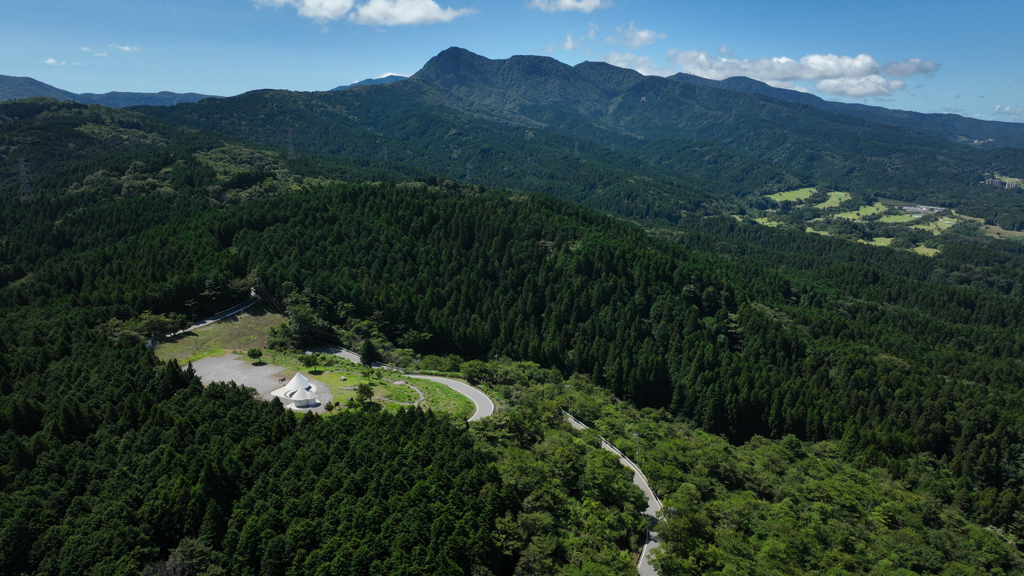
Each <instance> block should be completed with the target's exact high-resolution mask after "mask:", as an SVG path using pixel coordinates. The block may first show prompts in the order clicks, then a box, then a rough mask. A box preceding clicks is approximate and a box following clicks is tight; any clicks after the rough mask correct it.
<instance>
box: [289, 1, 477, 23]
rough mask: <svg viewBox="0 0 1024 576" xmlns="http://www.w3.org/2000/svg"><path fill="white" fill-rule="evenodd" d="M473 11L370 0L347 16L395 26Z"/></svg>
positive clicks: (446, 18) (441, 19)
mask: <svg viewBox="0 0 1024 576" xmlns="http://www.w3.org/2000/svg"><path fill="white" fill-rule="evenodd" d="M306 1H308V0H306ZM474 12H476V10H474V9H472V8H458V9H456V8H452V7H448V8H441V7H440V6H438V5H437V2H434V0H370V1H369V2H367V3H365V4H360V5H359V6H357V7H356V9H355V11H354V12H352V13H351V14H349V16H348V17H349V20H351V21H353V22H355V23H357V24H369V25H381V26H397V25H401V24H437V23H438V22H451V21H452V20H454V19H456V18H458V17H459V16H466V15H467V14H472V13H474Z"/></svg>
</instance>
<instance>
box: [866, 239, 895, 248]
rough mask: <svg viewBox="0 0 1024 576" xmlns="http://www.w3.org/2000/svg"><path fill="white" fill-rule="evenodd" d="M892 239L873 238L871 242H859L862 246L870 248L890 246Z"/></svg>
mask: <svg viewBox="0 0 1024 576" xmlns="http://www.w3.org/2000/svg"><path fill="white" fill-rule="evenodd" d="M892 240H893V239H892V238H873V239H872V240H871V242H868V241H867V240H861V242H863V243H864V244H871V245H872V246H888V245H889V244H892Z"/></svg>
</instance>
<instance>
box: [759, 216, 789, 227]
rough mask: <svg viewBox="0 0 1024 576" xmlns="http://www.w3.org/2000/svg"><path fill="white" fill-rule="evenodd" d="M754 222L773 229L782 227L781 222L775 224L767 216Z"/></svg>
mask: <svg viewBox="0 0 1024 576" xmlns="http://www.w3.org/2000/svg"><path fill="white" fill-rule="evenodd" d="M754 222H757V223H758V224H762V225H764V226H771V227H772V228H775V227H776V226H781V225H782V223H781V222H774V221H772V220H769V219H768V217H767V216H765V217H763V218H754Z"/></svg>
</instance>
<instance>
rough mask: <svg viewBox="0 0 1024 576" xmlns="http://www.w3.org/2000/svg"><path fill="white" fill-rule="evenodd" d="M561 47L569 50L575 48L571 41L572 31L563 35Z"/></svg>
mask: <svg viewBox="0 0 1024 576" xmlns="http://www.w3.org/2000/svg"><path fill="white" fill-rule="evenodd" d="M562 48H565V49H566V50H569V51H570V52H571V51H572V50H573V49H574V48H576V44H575V43H574V42H573V41H572V32H569V33H568V34H566V35H565V42H564V43H563V44H562Z"/></svg>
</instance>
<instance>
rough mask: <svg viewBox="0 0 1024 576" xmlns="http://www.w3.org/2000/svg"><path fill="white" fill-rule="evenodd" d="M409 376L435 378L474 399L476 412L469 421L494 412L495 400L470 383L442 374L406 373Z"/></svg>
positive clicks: (425, 378) (424, 378)
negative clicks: (441, 375)
mask: <svg viewBox="0 0 1024 576" xmlns="http://www.w3.org/2000/svg"><path fill="white" fill-rule="evenodd" d="M406 377H407V378H422V379H423V380H433V381H434V382H437V383H438V384H444V385H445V386H447V387H449V388H451V389H452V390H455V391H456V392H458V393H459V394H462V395H463V396H465V397H466V398H469V399H470V400H472V401H473V404H475V405H476V412H473V415H472V416H470V417H469V421H470V422H472V421H474V420H479V419H481V418H487V417H488V416H490V415H491V414H494V402H491V399H490V398H488V397H487V395H486V394H484V393H483V392H481V391H479V390H477V389H476V388H473V387H472V386H470V385H469V384H465V383H463V382H459V381H458V380H452V379H451V378H442V377H440V376H423V375H421V374H406Z"/></svg>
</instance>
